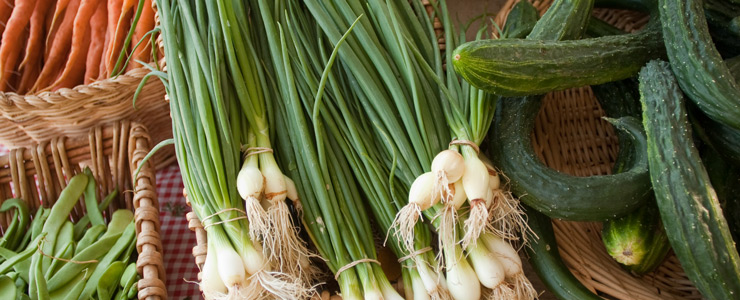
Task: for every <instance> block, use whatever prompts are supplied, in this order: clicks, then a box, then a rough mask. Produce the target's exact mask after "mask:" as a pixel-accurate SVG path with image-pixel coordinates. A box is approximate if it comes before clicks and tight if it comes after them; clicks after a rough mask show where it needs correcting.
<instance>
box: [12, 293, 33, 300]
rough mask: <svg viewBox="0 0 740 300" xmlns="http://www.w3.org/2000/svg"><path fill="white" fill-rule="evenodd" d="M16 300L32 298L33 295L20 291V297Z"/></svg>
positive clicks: (29, 299)
mask: <svg viewBox="0 0 740 300" xmlns="http://www.w3.org/2000/svg"><path fill="white" fill-rule="evenodd" d="M15 300H31V297H28V295H26V294H25V293H23V292H20V293H18V297H16V298H15Z"/></svg>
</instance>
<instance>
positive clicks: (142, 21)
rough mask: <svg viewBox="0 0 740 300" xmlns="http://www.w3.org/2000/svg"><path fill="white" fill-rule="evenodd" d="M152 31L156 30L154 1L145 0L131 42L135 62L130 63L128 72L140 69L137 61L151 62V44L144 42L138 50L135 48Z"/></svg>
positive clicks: (127, 68)
mask: <svg viewBox="0 0 740 300" xmlns="http://www.w3.org/2000/svg"><path fill="white" fill-rule="evenodd" d="M152 29H154V9H153V8H152V1H151V0H144V6H143V9H142V11H141V17H140V18H139V22H138V23H137V24H136V28H135V29H134V38H133V40H132V42H131V52H133V54H132V55H133V58H134V60H132V61H131V62H129V65H128V66H127V67H126V71H130V70H132V69H135V68H137V67H138V65H139V64H138V63H136V60H140V61H143V62H149V61H150V60H151V51H152V46H151V44H150V43H149V42H143V43H142V44H141V45H139V47H138V48H135V47H136V44H138V43H139V41H141V39H142V38H143V37H144V35H145V34H146V33H147V32H149V31H151V30H152Z"/></svg>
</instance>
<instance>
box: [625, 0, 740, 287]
mask: <svg viewBox="0 0 740 300" xmlns="http://www.w3.org/2000/svg"><path fill="white" fill-rule="evenodd" d="M661 2H665V1H662V0H661ZM677 2H685V0H682V1H677ZM639 78H640V94H641V96H642V97H641V102H642V108H643V122H644V125H645V131H646V133H647V141H648V161H649V164H650V177H651V180H652V183H653V189H654V191H655V196H656V199H657V203H658V208H659V209H660V215H661V218H662V220H663V224H664V227H665V230H666V234H667V236H668V240H669V241H670V243H671V246H672V247H673V250H674V252H675V253H676V256H677V257H678V260H679V261H680V262H681V266H682V267H683V269H684V271H685V272H686V275H687V276H688V277H689V279H690V280H691V281H692V282H693V283H694V284H695V285H696V287H697V289H698V290H699V292H701V294H702V296H704V297H705V298H706V299H736V298H737V295H740V256H738V252H737V250H736V249H735V243H734V241H733V240H732V235H731V234H730V230H729V227H728V225H727V221H726V220H725V217H724V216H723V215H722V208H721V207H720V204H719V200H718V199H717V194H716V192H715V190H714V188H713V187H712V184H711V183H710V181H709V176H708V175H707V171H706V169H705V167H704V165H703V164H702V161H701V159H700V157H699V153H698V151H697V149H696V147H695V146H694V142H693V140H692V134H691V125H690V124H689V122H688V117H687V112H686V104H685V103H684V97H683V94H682V93H681V90H680V89H679V86H678V83H677V82H676V78H675V77H674V76H673V72H671V69H670V66H669V64H668V63H666V62H660V61H653V62H650V63H648V64H647V65H646V66H645V67H644V68H643V69H642V71H640V77H639Z"/></svg>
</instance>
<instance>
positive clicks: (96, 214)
mask: <svg viewBox="0 0 740 300" xmlns="http://www.w3.org/2000/svg"><path fill="white" fill-rule="evenodd" d="M84 173H85V175H87V186H86V187H85V211H86V212H87V214H85V215H86V216H87V217H88V218H90V223H91V224H92V225H93V226H94V225H105V221H104V220H103V214H102V213H101V212H100V209H99V208H98V195H97V193H96V191H95V185H96V182H95V177H94V176H93V174H92V171H90V168H85V171H84Z"/></svg>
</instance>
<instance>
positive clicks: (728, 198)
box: [700, 147, 740, 248]
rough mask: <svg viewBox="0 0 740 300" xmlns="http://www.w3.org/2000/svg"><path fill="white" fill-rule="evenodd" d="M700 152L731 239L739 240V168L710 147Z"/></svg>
mask: <svg viewBox="0 0 740 300" xmlns="http://www.w3.org/2000/svg"><path fill="white" fill-rule="evenodd" d="M700 152H701V159H702V162H704V165H705V166H706V168H707V175H709V181H710V182H711V183H712V187H714V191H715V192H716V193H717V198H718V199H719V202H720V205H721V206H722V211H723V212H724V216H725V219H726V220H727V224H728V226H729V227H730V233H731V234H732V237H733V240H735V241H737V240H740V169H738V168H737V167H736V166H735V165H733V164H730V163H728V161H726V160H725V158H724V157H722V156H721V155H720V154H719V153H718V152H717V151H715V150H714V149H712V148H711V147H704V149H702V151H700ZM735 247H736V248H737V244H736V245H735Z"/></svg>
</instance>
